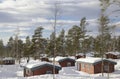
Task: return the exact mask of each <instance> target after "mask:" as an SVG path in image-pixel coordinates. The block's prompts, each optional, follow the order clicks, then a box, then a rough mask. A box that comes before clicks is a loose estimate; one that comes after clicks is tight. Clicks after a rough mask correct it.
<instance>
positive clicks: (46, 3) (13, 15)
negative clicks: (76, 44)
mask: <svg viewBox="0 0 120 79" xmlns="http://www.w3.org/2000/svg"><path fill="white" fill-rule="evenodd" d="M55 3H57V6H58V13H59V15H58V16H57V24H58V25H57V27H56V29H57V33H59V32H60V31H61V29H63V28H64V29H65V30H66V31H68V30H69V29H70V28H71V27H72V26H73V25H79V23H80V20H81V18H83V17H86V18H87V21H88V22H89V25H88V26H87V27H86V28H87V30H89V31H91V32H90V33H89V34H91V35H92V34H93V35H95V34H96V33H97V26H98V25H97V24H96V23H95V22H96V21H95V20H96V19H97V18H98V17H99V14H100V7H99V0H52V1H51V0H0V35H1V34H2V36H3V35H4V34H3V33H6V34H5V35H4V36H5V38H6V37H10V36H12V35H13V34H14V32H15V30H16V29H17V27H19V29H20V33H21V35H20V36H21V38H22V39H24V37H25V36H27V35H28V36H32V35H33V34H34V30H35V28H36V27H39V26H43V28H44V31H43V32H44V33H43V36H44V37H48V36H49V35H50V33H51V32H52V31H53V24H54V14H55V11H54V9H55ZM111 8H112V9H109V11H108V12H110V11H111V10H114V8H116V7H115V6H114V7H111ZM116 14H118V13H116ZM116 14H115V15H116ZM111 18H113V17H112V16H111ZM117 21H119V19H118V20H117ZM118 28H119V27H118ZM2 36H1V38H3V39H4V37H2ZM6 40H7V39H6Z"/></svg>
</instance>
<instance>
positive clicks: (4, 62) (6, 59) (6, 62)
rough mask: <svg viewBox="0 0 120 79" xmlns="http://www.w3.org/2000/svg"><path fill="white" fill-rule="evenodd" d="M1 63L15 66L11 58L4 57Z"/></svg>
mask: <svg viewBox="0 0 120 79" xmlns="http://www.w3.org/2000/svg"><path fill="white" fill-rule="evenodd" d="M1 62H2V64H4V65H13V64H15V59H14V58H12V57H5V58H3V59H2V61H1Z"/></svg>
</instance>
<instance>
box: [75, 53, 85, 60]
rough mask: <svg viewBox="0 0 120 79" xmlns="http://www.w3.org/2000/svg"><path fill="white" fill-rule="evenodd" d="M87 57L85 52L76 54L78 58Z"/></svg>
mask: <svg viewBox="0 0 120 79" xmlns="http://www.w3.org/2000/svg"><path fill="white" fill-rule="evenodd" d="M85 57H86V55H85V54H83V53H79V54H76V56H75V58H76V59H79V58H85Z"/></svg>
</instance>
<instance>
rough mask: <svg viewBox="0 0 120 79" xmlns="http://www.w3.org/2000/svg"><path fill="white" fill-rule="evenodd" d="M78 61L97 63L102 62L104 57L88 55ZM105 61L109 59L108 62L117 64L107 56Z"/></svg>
mask: <svg viewBox="0 0 120 79" xmlns="http://www.w3.org/2000/svg"><path fill="white" fill-rule="evenodd" d="M76 61H77V62H80V63H88V64H96V63H99V62H102V58H93V57H87V58H80V59H77V60H76ZM103 61H107V62H110V63H113V64H117V63H116V62H114V61H112V60H109V59H105V58H104V59H103Z"/></svg>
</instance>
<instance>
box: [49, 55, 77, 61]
mask: <svg viewBox="0 0 120 79" xmlns="http://www.w3.org/2000/svg"><path fill="white" fill-rule="evenodd" d="M50 60H51V61H53V58H50ZM64 60H71V61H75V59H74V58H73V57H61V56H57V57H56V58H55V61H57V62H60V61H64Z"/></svg>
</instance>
